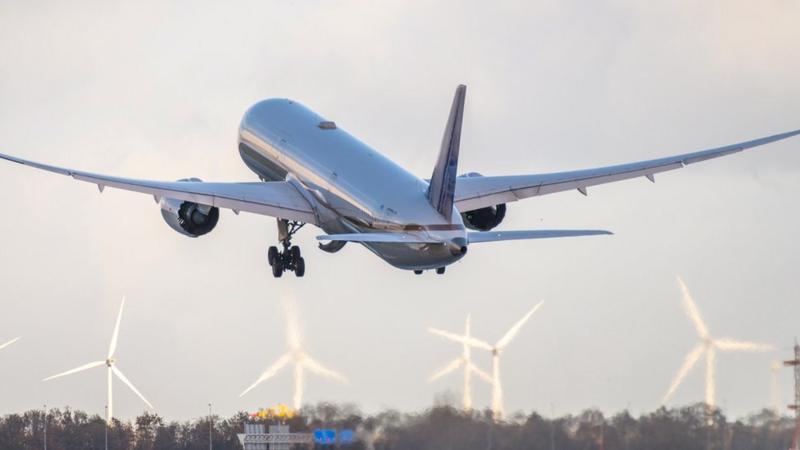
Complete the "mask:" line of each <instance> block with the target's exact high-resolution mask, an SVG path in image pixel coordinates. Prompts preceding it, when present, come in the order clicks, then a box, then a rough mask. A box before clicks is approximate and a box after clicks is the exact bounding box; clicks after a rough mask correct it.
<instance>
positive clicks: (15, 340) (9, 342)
mask: <svg viewBox="0 0 800 450" xmlns="http://www.w3.org/2000/svg"><path fill="white" fill-rule="evenodd" d="M18 340H19V337H15V338H14V339H12V340H10V341H8V342H6V343H5V344H3V345H0V350H2V349H4V348H6V347H8V346H9V345H11V344H13V343H14V342H17V341H18Z"/></svg>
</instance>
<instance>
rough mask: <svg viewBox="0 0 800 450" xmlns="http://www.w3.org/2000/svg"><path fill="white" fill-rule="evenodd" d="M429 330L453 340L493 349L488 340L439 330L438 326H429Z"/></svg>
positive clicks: (484, 348) (489, 349)
mask: <svg viewBox="0 0 800 450" xmlns="http://www.w3.org/2000/svg"><path fill="white" fill-rule="evenodd" d="M428 331H429V332H431V333H433V334H435V335H438V336H441V337H443V338H445V339H448V340H451V341H455V342H459V343H461V344H467V345H469V346H471V347H476V348H480V349H483V350H488V351H492V346H491V344H489V343H488V342H484V341H481V340H480V339H475V338H473V337H466V336H460V335H458V334H455V333H451V332H449V331H444V330H439V329H437V328H428Z"/></svg>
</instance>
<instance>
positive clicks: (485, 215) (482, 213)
mask: <svg viewBox="0 0 800 450" xmlns="http://www.w3.org/2000/svg"><path fill="white" fill-rule="evenodd" d="M505 216H506V204H505V203H501V204H499V205H495V206H487V207H486V208H481V209H474V210H472V211H467V212H463V213H461V219H462V220H463V221H464V225H465V226H466V227H467V228H469V229H470V230H478V231H489V230H491V229H492V228H494V227H496V226H498V225H500V223H501V222H502V221H503V218H505Z"/></svg>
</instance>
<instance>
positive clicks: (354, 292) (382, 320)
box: [0, 0, 800, 418]
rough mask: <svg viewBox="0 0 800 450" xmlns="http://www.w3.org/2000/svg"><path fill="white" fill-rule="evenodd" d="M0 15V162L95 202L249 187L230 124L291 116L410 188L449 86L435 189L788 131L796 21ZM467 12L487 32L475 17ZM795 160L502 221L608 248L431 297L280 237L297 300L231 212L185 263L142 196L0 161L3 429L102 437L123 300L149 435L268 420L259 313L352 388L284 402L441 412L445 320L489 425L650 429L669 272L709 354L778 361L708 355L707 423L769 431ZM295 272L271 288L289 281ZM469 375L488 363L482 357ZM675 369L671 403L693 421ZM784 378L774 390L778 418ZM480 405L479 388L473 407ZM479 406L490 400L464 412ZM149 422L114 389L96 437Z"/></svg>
mask: <svg viewBox="0 0 800 450" xmlns="http://www.w3.org/2000/svg"><path fill="white" fill-rule="evenodd" d="M409 3H410V2H389V1H385V2H384V1H382V2H311V1H308V2H267V1H255V2H241V3H238V4H236V5H231V4H229V3H225V2H170V3H168V2H119V3H117V2H107V1H103V2H96V3H92V2H85V3H84V5H83V6H80V7H76V6H75V4H74V3H64V2H52V4H51V3H49V2H11V1H0V152H3V153H11V154H15V155H19V156H22V157H27V158H31V159H34V160H40V161H45V162H50V163H53V164H60V165H65V166H68V167H74V168H79V169H85V170H91V171H96V172H101V173H108V174H113V175H125V176H131V177H142V178H152V179H161V180H175V179H178V178H183V177H191V176H196V177H200V178H202V179H204V180H207V181H212V180H213V181H254V180H255V179H256V177H255V176H254V175H253V174H252V173H251V172H249V171H248V169H247V168H246V167H245V166H244V165H243V163H242V162H241V160H240V159H239V156H238V152H237V150H236V131H237V127H238V124H239V120H240V119H241V116H242V114H243V113H244V111H245V110H246V108H247V107H248V106H250V105H251V104H253V103H254V102H256V101H258V100H261V99H264V98H269V97H289V98H293V99H295V100H298V101H300V102H302V103H304V104H305V105H306V106H308V107H309V108H311V109H313V110H315V111H318V112H319V113H321V114H322V115H324V116H325V117H328V118H330V119H331V120H335V121H336V122H337V124H338V125H339V126H341V127H342V128H345V129H347V130H348V131H349V132H350V133H352V134H354V135H355V136H358V137H359V138H361V139H362V140H364V141H365V142H366V143H368V144H370V145H372V146H373V147H374V148H376V149H378V150H379V151H381V152H384V153H385V154H386V155H388V156H389V157H390V158H392V159H393V160H395V161H396V162H398V163H400V164H401V165H403V166H405V167H406V168H407V169H408V170H410V171H412V172H414V173H416V174H418V175H419V176H421V177H427V176H429V174H430V172H431V170H432V167H433V164H434V161H435V158H436V154H437V152H438V147H439V142H440V140H441V133H442V131H443V127H444V123H445V121H446V116H447V113H448V110H449V107H450V102H451V98H452V94H453V91H454V89H455V86H456V85H457V84H459V83H464V84H466V85H467V86H468V93H467V104H466V112H465V118H464V130H463V135H462V148H461V161H460V167H459V171H460V172H468V171H479V172H482V173H484V174H517V173H536V172H546V171H559V170H566V169H577V168H587V167H594V166H600V165H607V164H612V163H622V162H629V161H636V160H642V159H649V158H654V157H659V156H666V155H670V154H674V153H680V152H685V151H692V150H699V149H704V148H710V147H714V146H718V145H724V144H730V143H734V142H739V141H743V140H747V139H751V138H756V137H761V136H766V135H770V134H774V133H778V132H782V131H788V130H792V129H797V128H800V83H798V73H800V27H798V26H797V24H798V22H800V3H798V2H795V1H788V0H766V1H762V2H758V3H757V5H756V4H755V3H753V2H750V1H744V0H733V1H731V0H711V1H705V2H696V1H665V2H638V1H597V2H584V1H561V0H558V1H556V0H552V1H540V0H536V1H520V2H505V3H503V4H502V5H497V3H498V2H489V3H487V2H414V3H413V6H412V5H410V4H409ZM490 4H491V5H492V6H488V5H490ZM798 175H800V139H797V138H795V139H794V140H788V141H785V142H781V143H777V144H772V145H769V146H767V147H760V148H758V149H755V150H752V151H749V152H747V153H744V154H738V155H734V156H731V157H727V158H723V159H721V160H714V161H710V162H707V163H703V164H697V165H692V166H690V167H688V168H686V169H683V170H680V171H675V172H670V173H667V174H662V175H658V176H657V180H656V183H655V184H651V183H650V182H648V181H647V180H646V179H644V178H642V179H636V180H630V181H626V182H621V183H616V184H613V185H607V186H600V187H596V188H590V189H589V196H588V197H583V196H582V195H580V194H579V193H577V192H565V193H560V194H555V195H551V196H546V197H541V198H533V199H529V200H526V201H523V202H519V203H515V204H511V205H509V208H508V214H507V218H506V221H505V222H504V223H503V224H502V225H501V229H522V228H543V227H546V228H605V229H610V230H613V231H614V232H615V233H616V234H615V235H614V236H612V237H596V238H577V239H562V240H552V241H529V242H511V243H497V244H491V245H490V244H484V245H480V246H478V245H476V246H473V247H472V248H471V249H470V252H469V255H468V256H467V257H466V258H464V259H463V260H462V261H461V262H459V263H457V264H455V265H453V266H451V267H449V268H448V270H447V274H446V275H445V276H436V275H435V274H433V273H426V274H425V275H423V276H414V275H413V274H412V273H411V272H406V271H400V270H397V269H394V268H392V267H390V266H389V265H387V264H386V263H384V262H383V261H381V260H380V259H378V258H376V257H375V256H374V255H372V254H371V253H370V252H369V251H367V250H366V249H364V248H362V247H359V246H357V245H348V246H347V247H345V248H344V249H343V250H342V251H341V252H339V253H337V254H335V255H330V254H327V253H323V252H321V251H319V250H316V249H315V248H314V246H315V242H314V236H315V235H317V234H319V233H320V231H319V230H318V229H314V228H306V229H304V230H302V231H301V232H300V233H299V234H298V236H297V239H296V241H297V243H299V244H300V245H301V246H302V247H303V248H304V250H305V257H306V264H307V274H306V277H305V278H303V279H296V278H295V277H294V276H286V277H284V278H282V279H280V280H275V279H273V278H272V275H271V273H270V271H269V267H268V265H267V262H266V249H267V246H268V245H273V244H274V242H275V241H276V227H275V221H274V219H272V218H268V217H263V216H256V215H249V214H242V215H240V216H235V215H234V214H233V213H231V212H230V211H225V212H223V213H222V214H221V218H220V221H219V225H218V227H217V229H215V230H214V231H213V232H212V233H210V234H209V235H207V236H204V237H202V238H199V239H189V238H186V237H184V236H181V235H178V234H177V233H175V232H174V231H173V230H171V229H170V228H169V227H168V226H167V225H166V224H165V223H164V222H163V220H162V218H161V215H160V214H159V211H158V208H157V206H156V205H155V204H154V203H153V200H152V198H150V197H149V196H144V195H141V194H136V193H128V192H122V191H118V190H113V189H107V190H106V191H105V193H103V194H102V195H99V194H98V192H97V189H96V187H95V186H92V185H88V184H84V183H79V182H76V181H73V180H71V179H70V178H68V177H61V176H58V175H54V174H49V173H44V172H39V171H35V170H32V169H27V168H24V167H21V166H18V165H14V164H10V163H3V164H0V200H1V201H2V204H3V213H2V214H0V249H2V251H0V288H1V289H2V291H0V298H1V299H2V301H1V303H0V342H5V341H6V340H8V339H11V338H12V337H15V336H17V335H22V336H23V338H22V340H20V341H19V342H18V343H17V344H15V345H14V346H12V347H9V348H7V349H5V350H3V351H1V352H0V413H9V412H13V411H22V410H25V409H28V408H35V407H40V406H41V405H42V404H44V403H47V404H48V405H57V406H64V405H70V406H72V407H75V408H79V409H84V410H86V411H89V412H96V413H102V410H103V405H104V404H105V401H106V399H105V374H104V373H103V370H102V369H94V370H92V371H90V372H86V373H82V374H78V375H74V376H71V377H68V378H64V379H60V380H55V381H52V382H48V383H43V382H42V381H41V379H42V378H44V377H46V376H48V375H52V374H54V373H57V372H60V371H62V370H66V369H69V368H71V367H74V366H77V365H79V364H82V363H85V362H89V361H94V360H97V359H102V358H103V357H104V356H105V352H106V349H107V346H108V341H109V338H110V335H111V331H112V328H113V321H114V317H115V315H116V312H117V308H118V306H119V301H120V298H121V297H122V296H123V295H125V296H127V299H128V301H127V304H126V311H125V315H124V317H123V321H122V329H121V334H120V342H119V348H118V359H119V361H118V364H119V367H120V368H121V369H122V370H123V371H124V372H125V374H126V375H127V376H128V378H130V379H131V381H133V383H135V384H136V386H137V387H138V388H139V389H140V390H141V391H142V393H143V394H144V395H145V396H146V397H148V399H149V400H150V401H151V402H152V403H153V404H154V405H155V407H156V411H157V412H158V413H160V414H162V415H166V416H168V417H170V418H189V417H196V416H199V415H202V414H204V411H205V408H206V404H207V403H208V402H213V404H214V409H215V410H216V411H217V412H219V413H221V414H225V415H227V414H231V413H233V412H235V411H237V410H242V409H245V410H253V409H255V408H256V407H259V406H268V405H272V404H275V403H277V402H290V401H291V382H292V381H291V373H290V371H284V372H282V373H281V374H280V375H279V376H277V377H276V378H275V379H274V380H272V381H270V382H267V383H265V384H263V385H262V386H260V387H258V388H257V389H255V390H253V391H252V392H250V393H249V394H248V395H247V396H245V397H244V398H241V399H240V398H239V397H238V394H239V393H240V392H241V391H242V390H243V389H244V388H245V387H247V386H248V385H250V383H252V382H253V381H254V380H255V379H256V378H257V377H258V375H259V374H260V373H261V371H262V370H263V369H264V368H265V367H266V365H268V364H269V363H270V362H272V361H273V360H274V359H276V358H277V357H278V356H280V355H281V354H282V352H283V350H284V338H283V334H284V329H283V324H282V319H281V308H280V299H281V298H283V297H288V298H294V299H295V301H296V303H297V305H298V309H299V310H300V311H301V312H302V319H301V322H302V323H303V327H304V332H305V338H306V341H307V347H308V349H309V350H310V352H311V353H312V355H314V356H315V357H317V358H318V360H319V361H321V362H323V363H325V364H326V365H328V366H330V367H332V368H335V369H338V370H339V371H341V372H343V373H344V374H346V375H347V376H348V377H349V378H350V383H349V384H348V385H338V384H336V383H333V382H330V381H325V380H320V379H318V378H315V377H313V376H309V378H308V384H307V395H306V401H310V402H316V401H321V400H331V401H337V402H355V403H357V404H358V405H360V406H361V407H362V408H364V409H365V410H366V411H377V410H379V409H381V408H387V407H393V408H399V409H402V410H419V409H422V408H425V407H428V406H429V405H431V403H432V401H433V398H434V396H435V395H437V393H442V392H446V391H451V392H452V393H453V395H454V396H455V397H456V398H459V396H460V383H461V381H460V380H461V378H460V376H458V375H456V374H453V375H452V376H450V377H447V378H444V379H441V380H439V381H437V382H435V383H430V384H429V383H427V382H426V379H427V377H428V376H429V375H430V373H431V372H432V371H433V370H435V369H437V368H438V367H439V366H440V365H442V364H444V363H446V362H447V361H449V360H451V359H452V358H455V357H456V356H458V354H459V352H460V347H459V346H458V345H456V344H451V343H448V342H445V341H443V340H440V339H437V338H436V337H433V336H431V335H429V334H428V333H427V332H426V327H427V326H429V325H435V326H438V327H441V328H446V329H452V330H454V331H457V330H460V329H461V327H462V326H463V321H464V318H465V316H466V315H467V313H472V315H473V331H474V333H475V334H476V335H477V336H478V337H481V338H484V339H486V340H491V341H494V340H496V339H498V338H499V337H500V336H501V335H502V334H503V333H504V332H505V330H506V329H507V327H508V326H510V325H511V324H512V323H513V322H514V321H516V320H517V319H519V318H520V317H521V316H522V315H523V314H524V313H525V312H526V311H527V310H528V309H529V308H530V307H532V306H533V305H534V304H535V303H537V302H538V301H540V300H545V304H544V306H543V307H542V308H541V310H540V311H539V312H538V313H537V315H536V316H535V317H534V318H533V319H532V320H531V322H530V323H529V324H528V326H527V327H526V328H524V329H523V330H522V332H521V333H520V334H519V336H518V338H517V339H516V340H515V341H514V342H513V343H512V344H511V346H510V347H509V348H508V350H507V352H506V353H505V354H504V355H503V360H502V369H503V381H504V388H505V390H506V394H507V395H506V405H507V409H508V410H511V411H513V410H524V411H530V410H533V409H535V410H538V411H540V412H542V413H545V414H549V413H550V412H551V411H555V413H557V414H562V413H566V412H576V411H579V410H581V409H583V408H587V407H599V408H601V409H602V410H604V411H617V410H620V409H622V408H625V407H626V406H630V408H631V409H633V411H635V412H641V411H647V410H652V409H654V408H656V407H657V406H658V405H659V401H660V398H661V396H662V395H663V394H664V392H665V391H666V389H667V387H668V385H669V382H670V380H671V378H672V376H673V373H674V372H675V370H676V369H677V368H678V366H679V365H680V364H681V362H682V360H683V357H684V354H685V353H686V352H688V351H689V350H690V349H691V348H692V347H693V346H694V345H695V343H696V336H695V332H694V328H693V327H692V325H691V323H690V322H689V321H688V319H687V318H686V317H685V316H684V314H683V312H682V309H681V303H680V301H681V300H680V290H679V288H678V285H677V283H676V281H675V277H676V275H678V274H680V275H682V276H683V277H684V279H685V280H686V283H687V284H688V286H689V288H690V289H691V290H692V292H693V293H694V295H695V297H696V299H697V302H698V305H699V308H700V310H701V311H702V313H703V315H704V316H705V318H706V321H707V323H708V326H709V328H710V330H711V332H712V334H713V335H714V336H730V337H735V338H742V339H749V340H757V341H763V342H769V343H773V344H775V345H777V346H779V347H780V348H781V351H780V352H776V353H770V354H720V355H719V358H718V362H719V365H718V381H719V386H718V400H719V403H720V404H721V405H722V406H724V407H725V408H726V410H727V411H728V412H730V413H732V414H733V415H741V414H745V413H747V412H751V411H755V410H758V409H760V408H762V407H765V406H768V405H769V401H770V372H769V365H770V364H771V362H772V361H773V360H776V359H780V358H786V357H788V356H789V353H788V350H789V347H790V346H791V344H792V339H793V337H794V336H796V335H797V334H798V333H799V332H800V330H798V324H797V317H799V316H800V305H798V302H797V300H798V280H799V279H800V278H798V274H797V268H798V267H800V243H798V240H797V239H796V233H797V231H798V230H799V229H800V213H798V202H797V198H798V193H800V176H798ZM288 275H291V274H288ZM476 357H478V358H479V359H478V363H479V364H480V365H482V366H483V367H484V368H487V369H488V366H489V359H488V354H485V355H484V354H481V353H478V354H477V356H476ZM702 374H703V371H702V367H701V365H699V366H698V367H697V368H695V370H694V372H693V373H692V374H691V375H690V376H689V378H688V379H687V381H686V383H685V384H684V385H683V386H682V387H681V388H680V389H679V390H678V392H677V394H676V395H675V398H674V400H673V402H672V403H671V404H673V405H680V404H686V403H690V402H695V401H700V400H701V399H702V398H703V377H702ZM790 380H791V379H790V374H789V373H788V371H787V372H786V373H783V374H782V377H781V381H782V386H783V393H784V397H785V399H784V400H785V401H787V402H788V401H789V400H790V396H789V395H790V382H791V381H790ZM476 385H477V382H476ZM475 398H476V406H480V407H483V406H488V404H489V389H488V388H487V387H485V386H480V385H477V387H476V391H475ZM143 407H144V405H143V404H142V403H141V402H140V401H139V400H138V399H137V398H136V397H135V396H134V395H133V394H132V393H130V392H129V391H128V390H126V389H125V388H124V387H123V386H121V384H120V383H117V384H116V388H115V411H116V412H117V414H118V415H119V416H120V417H122V418H130V417H132V416H134V415H135V414H138V413H140V412H141V411H142V410H143Z"/></svg>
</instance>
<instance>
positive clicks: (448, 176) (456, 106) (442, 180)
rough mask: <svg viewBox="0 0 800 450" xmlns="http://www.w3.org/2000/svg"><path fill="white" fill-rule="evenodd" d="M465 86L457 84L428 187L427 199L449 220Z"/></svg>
mask: <svg viewBox="0 0 800 450" xmlns="http://www.w3.org/2000/svg"><path fill="white" fill-rule="evenodd" d="M466 94H467V87H466V86H464V85H463V84H462V85H459V86H458V88H457V89H456V95H455V97H454V98H453V106H452V107H451V108H450V117H449V118H448V119H447V127H446V128H445V129H444V136H443V137H442V147H441V149H440V150H439V158H438V159H437V160H436V167H434V168H433V175H431V184H430V186H429V187H428V201H429V202H430V203H431V205H433V207H434V208H436V210H437V211H439V213H440V214H441V215H442V216H444V218H445V219H447V220H451V219H452V217H451V216H452V214H453V197H454V196H455V192H456V172H457V170H458V148H459V146H460V145H461V121H462V119H463V117H464V97H465V96H466Z"/></svg>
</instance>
